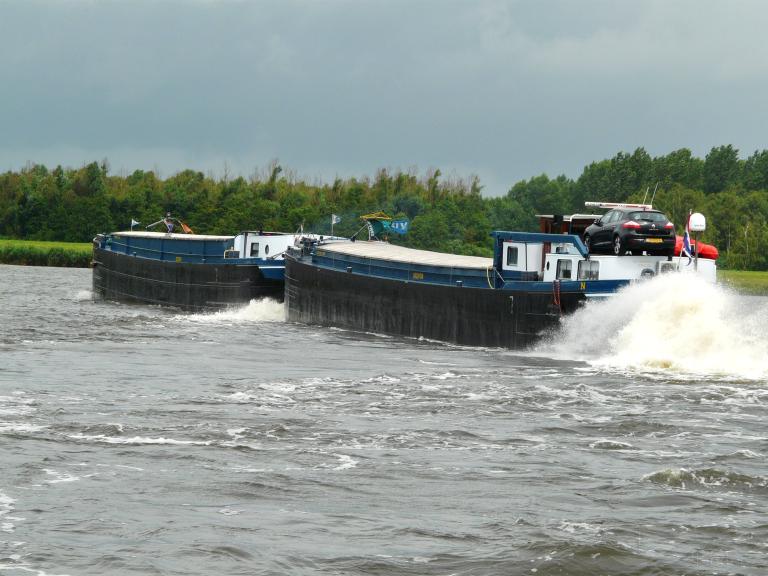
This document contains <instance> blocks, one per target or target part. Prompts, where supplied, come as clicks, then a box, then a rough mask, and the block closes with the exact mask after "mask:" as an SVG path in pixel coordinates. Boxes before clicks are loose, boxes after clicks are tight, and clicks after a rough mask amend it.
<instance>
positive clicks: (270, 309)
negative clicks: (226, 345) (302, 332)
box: [180, 298, 285, 324]
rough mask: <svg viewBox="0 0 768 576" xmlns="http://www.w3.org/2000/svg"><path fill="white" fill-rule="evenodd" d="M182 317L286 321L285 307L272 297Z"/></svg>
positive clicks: (215, 321)
mask: <svg viewBox="0 0 768 576" xmlns="http://www.w3.org/2000/svg"><path fill="white" fill-rule="evenodd" d="M180 318H182V319H186V320H189V321H192V322H199V323H201V324H226V323H235V324H242V323H252V322H285V307H284V306H283V304H282V303H281V302H278V301H276V300H272V299H271V298H261V299H259V300H251V301H250V302H249V303H248V304H247V305H245V306H241V307H239V308H229V309H227V310H221V311H219V312H212V313H208V314H190V315H187V316H180Z"/></svg>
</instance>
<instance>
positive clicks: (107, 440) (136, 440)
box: [69, 434, 211, 446]
mask: <svg viewBox="0 0 768 576" xmlns="http://www.w3.org/2000/svg"><path fill="white" fill-rule="evenodd" d="M69 438H71V439H72V440H86V441H90V442H98V443H103V444H130V445H136V446H141V445H148V444H169V445H172V446H210V444H211V443H210V442H201V441H198V440H175V439H173V438H148V437H145V436H134V437H132V438H120V437H116V436H106V435H104V434H70V435H69Z"/></svg>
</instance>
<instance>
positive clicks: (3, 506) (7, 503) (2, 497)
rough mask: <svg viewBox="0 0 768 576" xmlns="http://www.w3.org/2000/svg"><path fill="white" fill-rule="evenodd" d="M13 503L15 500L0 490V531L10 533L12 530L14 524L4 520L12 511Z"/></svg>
mask: <svg viewBox="0 0 768 576" xmlns="http://www.w3.org/2000/svg"><path fill="white" fill-rule="evenodd" d="M15 503H16V500H14V499H13V498H11V497H10V496H8V495H7V494H4V493H3V492H0V532H6V533H8V534H11V533H12V532H13V531H14V529H15V526H14V524H13V522H7V521H6V520H8V515H9V514H10V513H11V512H13V509H14V508H13V505H14V504H15Z"/></svg>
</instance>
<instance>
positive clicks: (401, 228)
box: [389, 220, 410, 234]
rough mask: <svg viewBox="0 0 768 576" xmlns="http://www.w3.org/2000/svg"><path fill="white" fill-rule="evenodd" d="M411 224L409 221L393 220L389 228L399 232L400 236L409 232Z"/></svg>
mask: <svg viewBox="0 0 768 576" xmlns="http://www.w3.org/2000/svg"><path fill="white" fill-rule="evenodd" d="M409 224H410V222H409V221H408V220H392V222H391V223H390V224H389V227H390V229H391V230H392V231H393V232H397V233H398V234H405V233H406V232H408V225H409Z"/></svg>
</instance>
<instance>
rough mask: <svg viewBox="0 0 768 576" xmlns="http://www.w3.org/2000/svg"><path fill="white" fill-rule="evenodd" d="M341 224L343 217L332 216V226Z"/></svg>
mask: <svg viewBox="0 0 768 576" xmlns="http://www.w3.org/2000/svg"><path fill="white" fill-rule="evenodd" d="M339 222H341V216H336V214H331V226H333V225H334V224H338V223H339Z"/></svg>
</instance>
